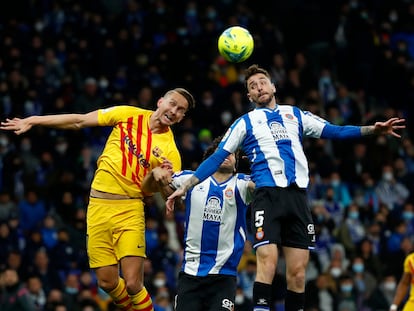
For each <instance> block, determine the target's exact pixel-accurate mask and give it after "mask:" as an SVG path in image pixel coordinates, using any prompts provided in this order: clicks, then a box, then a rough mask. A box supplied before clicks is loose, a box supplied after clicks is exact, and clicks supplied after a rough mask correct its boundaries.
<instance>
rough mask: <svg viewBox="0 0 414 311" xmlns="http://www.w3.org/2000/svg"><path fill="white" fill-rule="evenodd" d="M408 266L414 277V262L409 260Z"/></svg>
mask: <svg viewBox="0 0 414 311" xmlns="http://www.w3.org/2000/svg"><path fill="white" fill-rule="evenodd" d="M408 266H409V268H410V270H411V271H410V272H411V274H412V275H414V263H413V261H412V260H409V261H408Z"/></svg>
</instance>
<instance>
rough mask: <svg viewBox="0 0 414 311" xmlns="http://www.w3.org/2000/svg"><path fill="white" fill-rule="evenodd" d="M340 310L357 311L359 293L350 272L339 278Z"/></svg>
mask: <svg viewBox="0 0 414 311" xmlns="http://www.w3.org/2000/svg"><path fill="white" fill-rule="evenodd" d="M337 298H338V309H337V310H338V311H357V310H359V309H358V304H357V300H358V293H357V291H356V290H355V284H354V280H353V278H352V276H351V275H350V274H347V273H345V274H343V275H341V277H340V278H339V292H338V297H337Z"/></svg>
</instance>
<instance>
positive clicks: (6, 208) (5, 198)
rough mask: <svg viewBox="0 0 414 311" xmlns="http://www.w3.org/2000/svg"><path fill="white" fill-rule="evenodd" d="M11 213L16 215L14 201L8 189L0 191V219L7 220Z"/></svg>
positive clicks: (16, 210)
mask: <svg viewBox="0 0 414 311" xmlns="http://www.w3.org/2000/svg"><path fill="white" fill-rule="evenodd" d="M13 215H18V209H17V205H16V203H15V202H14V201H13V200H12V198H11V195H10V192H9V191H8V190H3V191H0V221H8V220H9V219H10V218H11V217H12V216H13Z"/></svg>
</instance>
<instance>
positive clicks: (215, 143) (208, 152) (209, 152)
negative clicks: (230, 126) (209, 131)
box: [202, 136, 223, 161]
mask: <svg viewBox="0 0 414 311" xmlns="http://www.w3.org/2000/svg"><path fill="white" fill-rule="evenodd" d="M222 138H223V136H218V137H216V138H214V140H213V142H212V143H211V144H210V145H209V146H208V147H207V149H206V150H205V151H204V154H203V159H202V160H203V161H204V160H205V159H207V158H208V157H209V156H211V155H212V154H213V153H214V152H215V151H216V149H217V147H218V145H219V143H220V142H221V139H222Z"/></svg>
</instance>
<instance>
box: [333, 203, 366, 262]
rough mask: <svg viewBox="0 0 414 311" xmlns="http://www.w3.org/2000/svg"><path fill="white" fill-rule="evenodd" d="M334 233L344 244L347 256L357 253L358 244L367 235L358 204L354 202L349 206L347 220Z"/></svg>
mask: <svg viewBox="0 0 414 311" xmlns="http://www.w3.org/2000/svg"><path fill="white" fill-rule="evenodd" d="M334 234H335V236H336V238H337V240H338V242H340V243H342V244H343V245H344V247H345V250H346V254H347V256H350V257H352V256H353V255H355V252H356V245H357V244H358V243H359V242H361V240H362V239H363V238H364V237H365V226H364V224H363V223H362V221H361V219H360V214H359V206H358V205H356V204H355V203H352V204H350V205H349V206H348V207H347V209H346V212H345V220H344V222H343V223H342V224H341V225H340V226H339V227H337V230H336V232H335V233H334Z"/></svg>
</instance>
